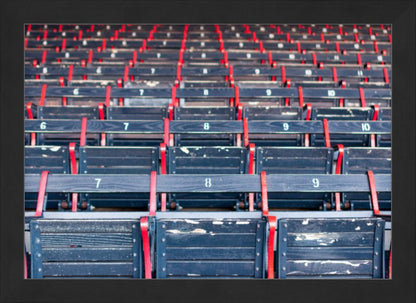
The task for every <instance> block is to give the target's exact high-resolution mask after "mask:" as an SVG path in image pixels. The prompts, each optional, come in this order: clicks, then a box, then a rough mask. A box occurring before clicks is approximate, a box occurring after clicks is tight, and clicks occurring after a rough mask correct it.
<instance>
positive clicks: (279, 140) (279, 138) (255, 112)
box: [243, 106, 303, 146]
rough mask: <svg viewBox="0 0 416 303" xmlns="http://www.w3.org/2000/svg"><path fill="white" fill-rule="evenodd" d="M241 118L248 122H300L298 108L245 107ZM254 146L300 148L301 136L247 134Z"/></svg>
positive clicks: (300, 115) (300, 114)
mask: <svg viewBox="0 0 416 303" xmlns="http://www.w3.org/2000/svg"><path fill="white" fill-rule="evenodd" d="M243 117H244V118H247V119H248V120H249V121H250V120H263V121H267V120H271V121H273V120H302V109H301V108H300V107H283V106H246V107H244V109H243ZM249 136H250V142H251V143H254V144H255V145H256V146H301V145H302V139H303V135H302V134H249Z"/></svg>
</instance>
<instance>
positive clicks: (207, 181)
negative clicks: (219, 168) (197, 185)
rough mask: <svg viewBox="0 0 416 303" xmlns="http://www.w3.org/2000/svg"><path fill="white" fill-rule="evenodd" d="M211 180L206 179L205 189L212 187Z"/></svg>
mask: <svg viewBox="0 0 416 303" xmlns="http://www.w3.org/2000/svg"><path fill="white" fill-rule="evenodd" d="M211 186H212V184H211V178H205V187H211Z"/></svg>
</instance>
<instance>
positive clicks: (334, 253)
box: [286, 246, 374, 260]
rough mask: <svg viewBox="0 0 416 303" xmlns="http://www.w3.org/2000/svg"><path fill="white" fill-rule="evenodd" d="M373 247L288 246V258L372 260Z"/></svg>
mask: <svg viewBox="0 0 416 303" xmlns="http://www.w3.org/2000/svg"><path fill="white" fill-rule="evenodd" d="M373 254H374V250H373V248H372V247H319V246H318V247H288V249H287V252H286V257H287V259H290V260H295V259H298V260H306V259H307V260H346V259H350V260H355V259H356V260H371V259H372V258H373Z"/></svg>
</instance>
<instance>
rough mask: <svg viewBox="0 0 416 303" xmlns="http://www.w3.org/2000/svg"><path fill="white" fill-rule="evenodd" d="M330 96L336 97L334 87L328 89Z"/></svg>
mask: <svg viewBox="0 0 416 303" xmlns="http://www.w3.org/2000/svg"><path fill="white" fill-rule="evenodd" d="M328 97H335V91H334V90H332V89H330V90H328Z"/></svg>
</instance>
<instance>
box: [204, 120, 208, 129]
mask: <svg viewBox="0 0 416 303" xmlns="http://www.w3.org/2000/svg"><path fill="white" fill-rule="evenodd" d="M204 129H205V130H209V123H208V122H205V123H204Z"/></svg>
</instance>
